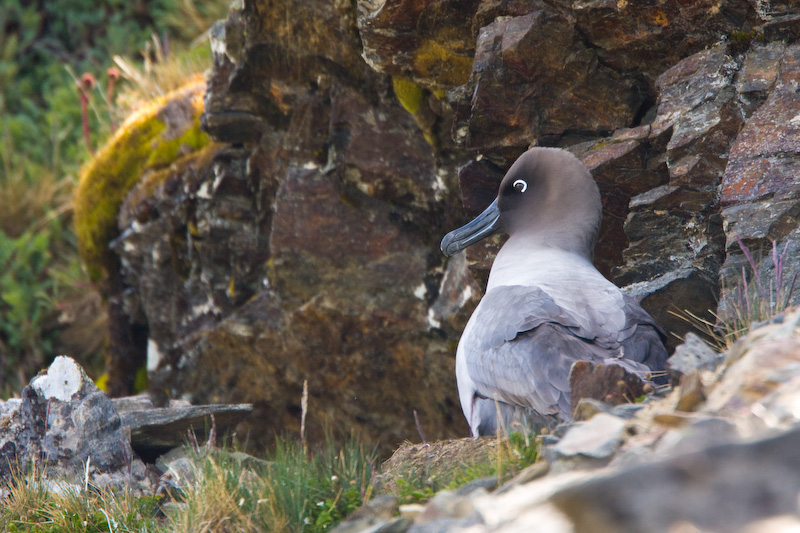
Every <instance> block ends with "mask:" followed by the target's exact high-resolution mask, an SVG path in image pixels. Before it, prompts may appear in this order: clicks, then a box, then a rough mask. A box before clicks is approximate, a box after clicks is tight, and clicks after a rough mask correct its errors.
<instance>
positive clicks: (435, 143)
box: [392, 77, 439, 150]
mask: <svg viewBox="0 0 800 533" xmlns="http://www.w3.org/2000/svg"><path fill="white" fill-rule="evenodd" d="M392 87H393V88H394V94H395V96H396V97H397V100H398V101H399V102H400V105H402V106H403V109H405V110H406V111H408V112H409V114H410V115H411V116H412V117H413V118H414V122H416V123H417V126H419V129H420V130H422V136H423V137H424V138H425V141H427V143H428V144H430V145H431V146H432V147H433V148H434V150H436V149H438V147H439V139H437V138H436V134H435V132H434V125H435V124H436V115H435V114H434V113H433V112H432V111H431V109H430V108H429V107H428V106H427V104H426V105H423V103H424V102H425V98H426V95H428V94H429V93H428V92H427V91H426V90H425V89H423V88H422V87H420V86H419V85H417V84H416V83H414V82H413V81H411V80H409V79H406V78H400V77H397V78H392Z"/></svg>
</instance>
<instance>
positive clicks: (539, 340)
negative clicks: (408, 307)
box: [442, 148, 667, 436]
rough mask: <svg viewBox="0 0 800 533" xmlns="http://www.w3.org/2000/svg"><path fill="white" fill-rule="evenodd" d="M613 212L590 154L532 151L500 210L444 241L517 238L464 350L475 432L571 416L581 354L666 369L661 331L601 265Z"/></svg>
mask: <svg viewBox="0 0 800 533" xmlns="http://www.w3.org/2000/svg"><path fill="white" fill-rule="evenodd" d="M601 216H602V204H601V200H600V193H599V191H598V189H597V185H596V184H595V182H594V180H593V179H592V177H591V175H590V173H589V171H588V170H587V169H586V167H585V166H583V164H582V163H581V162H580V161H578V159H576V158H575V157H574V156H573V155H571V154H570V153H568V152H565V151H563V150H559V149H555V148H532V149H530V150H528V151H527V152H526V153H525V154H523V155H522V156H521V157H520V158H519V159H518V160H517V161H516V162H515V163H514V164H513V165H512V166H511V168H510V169H509V171H508V173H507V174H506V176H505V177H504V178H503V181H502V183H501V184H500V189H499V192H498V197H497V199H496V200H495V201H494V202H493V203H492V205H490V206H489V208H487V209H486V211H484V212H483V213H482V214H481V215H479V216H478V217H477V218H476V219H475V220H474V221H473V222H471V223H469V224H467V225H465V226H464V227H462V228H459V229H457V230H455V231H453V232H451V233H449V234H448V235H447V236H445V238H444V239H443V240H442V251H443V252H444V253H445V254H447V255H452V254H453V253H456V252H458V251H459V250H462V249H463V248H466V247H467V246H469V245H470V244H472V243H474V242H477V241H478V240H480V239H481V238H483V237H485V236H487V235H489V234H491V233H493V232H494V231H496V230H498V229H504V230H505V231H507V232H508V234H509V239H508V241H507V242H506V244H505V245H504V246H503V248H502V249H501V250H500V252H499V253H498V255H497V258H496V259H495V262H494V264H493V265H492V270H491V273H490V275H489V283H488V286H487V290H486V294H485V295H484V297H483V299H482V300H481V302H480V304H479V305H478V307H477V308H476V309H475V312H474V313H473V315H472V317H471V318H470V320H469V322H468V323H467V326H466V328H465V329H464V333H463V335H462V337H461V341H460V342H459V345H458V350H457V352H456V377H457V380H458V389H459V396H460V399H461V405H462V409H463V411H464V415H465V416H466V418H467V421H468V422H469V424H470V427H471V429H472V433H473V435H475V436H478V435H485V434H494V432H495V431H496V430H497V428H498V415H499V416H500V417H501V418H502V419H503V423H504V424H505V425H506V427H507V429H508V430H511V429H512V427H511V425H512V424H513V423H514V422H520V423H523V424H525V425H528V426H539V427H540V426H553V425H555V424H557V423H558V422H559V421H569V420H571V418H572V416H571V412H570V387H569V372H570V369H571V367H572V364H573V363H574V362H576V361H590V362H593V363H606V364H617V365H620V366H623V367H625V368H626V369H627V370H628V371H630V372H635V373H639V374H640V375H641V376H642V378H643V379H646V376H647V375H648V373H649V372H651V371H653V370H663V368H664V363H665V361H666V358H667V353H666V350H665V349H664V345H663V332H662V331H661V329H660V328H659V327H658V325H657V324H656V323H655V321H654V320H653V319H652V318H651V317H650V315H648V314H647V313H646V312H645V311H644V310H643V309H642V308H641V307H640V306H639V304H638V303H636V302H635V301H634V300H633V299H632V298H630V297H627V296H625V295H624V294H623V293H622V292H621V291H620V290H619V289H618V288H617V287H616V286H615V285H614V284H612V283H611V282H609V281H608V280H606V279H605V278H604V277H603V276H602V275H601V274H600V273H599V272H598V271H597V269H595V268H594V266H593V265H592V255H593V252H594V246H595V243H596V239H597V234H598V231H599V227H600V219H601Z"/></svg>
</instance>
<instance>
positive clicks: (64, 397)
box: [31, 355, 83, 402]
mask: <svg viewBox="0 0 800 533" xmlns="http://www.w3.org/2000/svg"><path fill="white" fill-rule="evenodd" d="M82 384H83V377H82V372H81V368H80V367H79V366H78V363H76V362H75V361H74V360H73V359H72V358H71V357H65V356H63V355H59V356H58V357H56V359H55V361H53V364H52V365H50V368H48V369H47V373H46V374H44V375H42V376H37V377H35V378H33V381H31V386H32V387H33V390H35V391H36V393H37V394H39V395H41V396H42V397H43V398H45V399H51V398H53V399H56V400H60V401H62V402H68V401H70V400H71V399H72V396H73V395H74V394H75V393H76V392H78V391H79V390H80V388H81V385H82Z"/></svg>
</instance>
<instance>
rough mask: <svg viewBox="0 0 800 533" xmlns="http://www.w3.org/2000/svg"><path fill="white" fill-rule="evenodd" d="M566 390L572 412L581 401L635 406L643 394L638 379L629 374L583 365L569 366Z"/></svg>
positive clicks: (612, 367) (617, 368)
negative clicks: (592, 400)
mask: <svg viewBox="0 0 800 533" xmlns="http://www.w3.org/2000/svg"><path fill="white" fill-rule="evenodd" d="M569 386H570V394H571V400H570V409H571V410H572V411H574V410H575V407H576V406H577V405H578V402H579V401H580V400H581V399H582V398H592V399H595V400H600V401H602V402H604V403H607V404H609V405H619V404H621V403H632V402H635V401H636V399H637V398H639V397H640V396H643V395H644V393H645V392H644V382H643V381H642V376H637V375H635V374H631V373H629V372H627V371H626V370H625V369H624V368H622V367H621V366H619V365H602V364H597V365H595V364H592V363H589V362H587V361H579V362H577V363H575V364H573V365H572V369H571V370H570V373H569Z"/></svg>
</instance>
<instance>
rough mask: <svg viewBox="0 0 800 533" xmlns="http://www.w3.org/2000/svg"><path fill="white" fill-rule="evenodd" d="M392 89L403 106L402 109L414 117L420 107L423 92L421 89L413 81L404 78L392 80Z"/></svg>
mask: <svg viewBox="0 0 800 533" xmlns="http://www.w3.org/2000/svg"><path fill="white" fill-rule="evenodd" d="M392 87H393V88H394V95H395V96H396V97H397V100H398V101H399V102H400V105H402V106H403V109H405V110H406V111H408V112H409V113H411V114H412V115H416V114H417V113H418V112H419V108H420V106H421V105H422V98H423V96H424V94H425V91H423V90H422V87H420V86H419V85H417V84H415V83H414V82H413V81H411V80H409V79H406V78H399V77H397V78H392Z"/></svg>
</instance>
